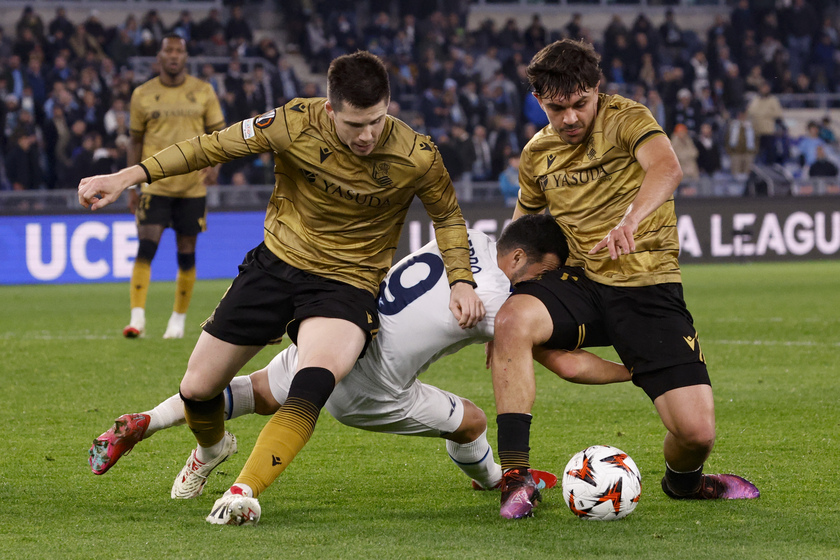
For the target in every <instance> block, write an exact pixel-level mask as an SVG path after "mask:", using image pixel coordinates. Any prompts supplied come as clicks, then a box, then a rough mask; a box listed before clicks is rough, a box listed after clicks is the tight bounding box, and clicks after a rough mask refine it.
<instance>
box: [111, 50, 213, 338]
mask: <svg viewBox="0 0 840 560" xmlns="http://www.w3.org/2000/svg"><path fill="white" fill-rule="evenodd" d="M157 62H158V64H159V65H160V75H159V76H157V77H156V78H152V79H151V80H149V81H148V82H146V83H144V84H143V85H141V86H139V87H137V88H136V89H135V90H134V93H132V94H131V120H130V129H131V142H130V143H129V149H128V156H127V159H128V165H129V166H133V165H136V164H138V163H140V161H141V160H142V159H144V158H147V157H149V156H152V155H154V154H155V153H157V152H158V151H160V150H162V149H163V148H166V147H167V146H170V145H172V144H175V143H176V142H179V141H181V140H187V139H189V138H192V137H194V136H197V135H199V134H203V133H205V132H213V131H216V130H221V129H223V128H224V126H225V118H224V115H223V114H222V108H221V106H220V105H219V99H218V98H217V97H216V93H215V92H214V91H213V88H212V87H211V86H210V84H207V83H206V82H203V81H201V80H199V79H198V78H195V77H193V76H190V75H189V74H187V44H186V42H185V41H184V40H183V39H182V38H181V37H179V36H178V35H167V36H166V37H164V38H163V40H162V41H161V44H160V51H159V52H158V54H157ZM215 177H216V170H215V169H213V168H208V169H207V170H206V172H199V171H194V172H192V173H188V174H185V175H181V176H180V177H166V178H164V179H161V180H160V181H156V182H154V183H152V184H147V183H143V182H141V183H140V184H138V185H134V186H133V187H132V188H131V189H130V190H129V191H128V208H129V210H131V213H132V214H134V216H135V219H136V221H137V237H138V238H139V241H140V244H139V247H138V249H137V257H136V259H135V260H134V269H133V270H132V272H131V284H130V287H129V290H130V293H129V294H130V297H129V299H130V302H131V320H130V322H129V324H128V326H127V327H125V328H124V329H123V336H125V337H126V338H135V337H138V336H144V335H145V332H146V295H147V294H148V292H149V283H150V282H151V275H152V260H153V259H154V258H155V253H157V249H158V244H159V243H160V238H161V235H163V230H164V229H166V228H167V227H171V228H172V229H173V230H174V231H175V244H176V247H177V253H178V254H177V257H178V274H177V276H176V277H175V304H174V306H173V309H172V315H171V316H170V317H169V323H168V324H167V326H166V332H165V333H164V334H163V338H183V336H184V323H185V321H186V318H187V309H188V308H189V306H190V299H191V298H192V293H193V286H194V285H195V247H196V242H197V240H198V234H199V233H200V232H202V231H204V230H205V227H206V222H205V217H206V214H207V213H206V206H207V204H206V203H207V189H206V187H205V182H208V181H209V182H211V183H214V182H215ZM138 187H139V189H138ZM138 190H139V191H140V192H138Z"/></svg>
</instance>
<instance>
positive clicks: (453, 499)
mask: <svg viewBox="0 0 840 560" xmlns="http://www.w3.org/2000/svg"><path fill="white" fill-rule="evenodd" d="M838 278H840V262H838V261H832V262H818V263H800V264H752V265H748V264H747V265H704V266H699V265H697V266H689V267H686V268H685V270H684V282H685V287H686V288H685V289H686V299H687V301H688V304H689V308H690V309H691V311H692V313H693V314H694V317H695V321H696V324H697V327H698V330H699V331H700V340H701V343H702V345H703V350H704V352H705V354H706V357H707V360H708V362H709V366H710V372H711V375H712V381H713V383H714V388H715V404H716V410H717V423H718V427H717V432H718V438H717V444H716V448H715V450H714V452H713V454H712V456H711V458H710V459H709V461H708V463H707V472H735V473H738V474H741V475H744V476H746V477H748V478H749V479H751V480H752V481H754V482H755V483H756V484H757V485H758V486H759V488H760V489H761V492H762V496H761V498H759V499H758V500H753V501H731V502H706V503H702V502H694V503H688V502H676V501H671V500H669V499H667V498H666V497H665V496H664V495H663V494H662V492H661V490H660V489H659V480H660V477H661V475H662V471H663V460H662V452H661V445H662V437H663V428H662V426H661V423H660V421H659V418H658V416H657V415H656V413H655V411H654V408H653V406H652V404H651V403H650V402H649V401H648V400H647V398H646V397H645V395H644V394H643V392H642V391H641V390H640V389H637V388H635V387H633V386H631V385H629V384H624V385H620V386H615V385H614V386H605V387H586V386H576V385H572V384H569V383H566V382H563V381H561V380H559V379H557V378H556V377H554V376H552V375H550V374H549V373H547V372H545V371H540V372H539V373H538V379H537V384H538V396H537V402H536V405H535V408H534V423H533V428H532V436H531V447H532V451H531V459H532V464H533V465H534V466H535V467H538V468H542V469H548V470H553V471H554V472H557V473H558V474H560V471H561V470H562V468H563V466H564V465H565V464H566V461H567V460H568V459H569V458H570V457H571V455H572V454H574V453H575V452H577V451H579V450H580V449H583V448H584V447H587V446H589V445H593V444H598V443H605V444H611V445H615V446H617V447H619V448H621V449H623V450H624V451H626V452H627V453H629V454H630V455H631V456H632V457H633V458H634V459H635V461H636V463H637V464H638V465H639V468H640V470H641V472H642V482H643V492H642V498H641V501H640V503H639V506H638V508H637V509H636V511H635V512H634V513H633V514H632V515H630V516H629V517H628V518H626V519H624V520H621V521H615V522H606V523H599V522H589V521H581V520H578V519H577V518H575V517H574V516H573V515H572V514H571V513H570V512H569V511H568V509H567V508H566V506H565V505H564V503H563V499H562V493H561V491H560V489H559V488H558V489H555V490H550V491H546V492H545V493H544V502H543V503H542V504H541V505H540V506H539V508H538V509H537V512H536V516H535V517H534V518H532V519H526V520H522V521H515V522H512V521H507V520H503V519H501V518H500V517H499V515H498V499H499V498H498V494H497V493H492V492H475V491H472V490H471V489H470V487H469V482H468V480H467V479H466V477H464V476H463V475H462V474H461V472H460V471H459V470H458V469H457V468H456V467H455V466H454V465H453V464H452V462H451V461H450V460H449V459H448V458H447V456H446V452H445V448H444V444H443V441H442V440H437V439H421V438H407V437H397V436H389V435H377V434H371V433H366V432H362V431H358V430H353V429H350V428H346V427H343V426H341V425H339V424H338V423H337V422H335V421H334V420H333V419H332V418H330V417H329V415H327V414H326V413H324V414H322V415H321V419H320V421H319V423H318V426H317V428H316V430H315V434H314V436H313V438H312V440H311V441H310V443H309V445H307V447H306V448H305V449H304V450H303V452H302V453H301V454H300V455H299V456H298V457H297V459H296V460H295V462H294V463H293V464H292V465H291V466H290V467H289V469H288V470H287V471H286V472H285V473H284V474H283V475H282V476H281V477H280V478H279V479H278V481H277V482H276V483H275V484H274V485H273V486H272V487H271V488H269V489H268V490H267V491H266V492H265V493H264V494H263V495H262V496H261V499H260V502H261V504H262V510H263V517H262V520H261V522H260V525H259V526H257V527H218V526H211V525H209V524H207V523H205V522H204V517H205V515H207V513H208V512H209V509H210V506H211V505H212V504H213V501H214V500H215V499H216V498H217V497H218V496H219V495H220V494H221V493H222V492H223V491H224V490H225V489H226V488H227V487H228V486H229V485H230V484H231V483H232V482H233V480H234V479H235V477H236V475H237V473H238V472H239V470H240V469H241V467H242V465H243V464H244V463H245V460H246V458H247V455H248V452H249V450H250V448H251V446H252V445H253V443H254V441H255V439H256V437H257V435H258V433H259V430H260V428H261V427H262V425H263V424H264V422H265V418H263V417H258V416H252V417H248V418H241V419H238V420H235V421H233V422H231V423H229V424H228V427H229V429H231V430H232V431H234V433H236V435H237V436H238V438H239V440H240V452H239V454H237V455H236V456H234V458H232V459H231V460H230V461H228V462H227V463H225V464H223V465H222V466H221V467H220V468H219V469H218V470H217V471H216V473H214V474H213V476H212V477H211V478H210V480H209V482H208V484H207V487H206V488H205V492H204V495H203V496H201V497H200V498H198V499H196V500H191V501H175V500H171V499H170V498H169V489H170V485H171V483H172V480H173V478H174V476H175V474H176V473H177V472H178V471H179V469H180V467H181V466H182V465H183V462H184V461H185V459H186V457H187V455H188V453H189V450H190V449H191V448H192V446H193V445H194V440H193V438H192V436H191V435H190V433H189V431H188V430H187V429H186V428H183V427H181V428H176V429H173V430H169V431H164V432H160V433H158V434H156V435H155V436H154V437H152V438H151V439H149V440H147V441H144V442H142V443H141V444H139V445H138V446H137V447H136V448H135V450H134V451H133V452H132V453H131V454H130V455H127V456H126V457H124V458H123V459H122V460H121V461H120V463H119V464H118V465H117V466H116V467H115V468H114V469H112V470H111V471H110V472H108V473H107V474H106V475H104V476H94V475H93V474H91V472H90V470H89V468H88V465H87V450H88V447H89V445H90V442H91V440H92V438H94V437H95V436H97V435H99V434H100V433H101V432H102V431H104V430H105V429H106V428H108V427H109V426H110V424H111V422H112V421H113V419H114V418H116V417H117V416H118V415H120V414H122V413H125V412H139V411H143V410H147V409H149V408H151V407H152V406H154V405H155V404H157V403H158V402H159V401H161V400H162V399H164V398H166V397H168V396H169V395H171V394H173V393H175V392H176V391H177V387H178V382H179V381H180V378H181V376H182V374H183V371H184V367H185V366H186V362H187V359H188V357H189V353H190V351H191V349H192V346H193V344H194V341H195V339H196V337H197V336H198V332H199V327H198V324H199V322H200V321H201V320H202V319H203V318H204V317H206V316H207V315H209V313H210V312H211V311H212V309H213V307H214V306H215V304H216V303H217V301H218V300H219V298H220V297H221V295H222V293H223V291H224V289H225V287H226V284H227V283H226V282H200V283H199V284H198V285H197V287H196V293H195V296H194V299H193V305H192V308H191V310H190V314H189V317H188V332H187V337H186V338H185V339H184V340H162V339H161V336H162V334H163V330H164V328H165V325H166V320H167V318H168V316H169V311H170V308H171V302H172V296H173V285H172V284H171V283H159V284H154V285H153V286H152V288H151V290H150V295H149V302H150V306H149V309H148V311H147V317H148V334H147V338H145V339H143V340H124V339H123V338H122V337H121V336H120V330H121V328H122V327H123V326H124V324H125V322H126V321H127V319H128V288H127V285H125V284H114V285H111V284H106V285H87V286H81V285H80V286H29V287H17V286H11V287H10V286H7V287H0V301H2V302H3V303H2V313H0V363H1V364H2V366H0V367H2V372H3V373H2V391H0V426H2V434H0V557H3V558H16V559H20V558H86V559H87V558H109V559H110V558H154V559H173V558H226V559H229V558H245V559H252V558H318V559H322V558H323V559H334V558H335V559H337V558H354V559H355V558H358V559H380V558H381V559H388V558H394V559H396V558H399V559H420V558H457V559H459V560H462V559H469V558H477V559H484V558H515V559H519V558H521V559H540V558H551V559H567V558H568V559H576V558H615V559H619V558H620V559H626V558H652V559H658V558H661V559H666V558H668V559H670V558H690V559H694V558H722V559H727V560H731V559H733V558H742V559H745V560H746V559H752V558H762V559H768V558H769V559H788V558H802V559H821V558H826V559H828V558H840V480H838V475H839V474H840V473H838V465H840V449H839V448H838V443H840V442H838V432H840V430H838V428H840V412H838V396H840V387H839V386H840V378H839V377H838V374H840V318H839V317H840V281H838ZM276 352H277V349H276V348H269V349H266V350H264V351H263V352H262V353H260V354H259V355H258V356H257V357H256V358H255V359H254V360H253V362H252V363H251V364H249V366H253V368H254V369H256V368H258V367H261V366H262V365H264V364H265V363H267V362H268V361H269V360H270V359H271V357H272V356H273V355H274V354H275V353H276ZM602 355H604V356H606V357H613V356H614V355H613V354H611V352H610V351H604V352H603V353H602ZM423 379H424V380H425V381H427V382H429V383H433V384H436V385H439V386H441V387H444V388H447V389H449V390H452V391H454V392H456V393H458V394H460V395H462V396H465V397H468V398H471V399H472V400H474V401H475V402H476V403H477V404H478V405H479V406H481V407H482V408H484V410H485V411H487V413H488V416H489V418H490V433H489V437H490V441H491V442H492V443H494V444H495V438H496V431H495V422H494V420H495V411H494V408H493V394H492V388H491V383H490V374H489V372H487V371H486V370H484V369H483V350H482V348H480V347H471V348H468V349H466V350H464V351H462V352H461V353H460V354H458V355H455V356H451V357H449V358H447V359H445V360H442V361H441V362H439V363H438V364H436V365H435V366H433V367H432V368H431V369H430V370H429V371H428V372H427V373H426V374H424V376H423ZM494 446H495V445H494Z"/></svg>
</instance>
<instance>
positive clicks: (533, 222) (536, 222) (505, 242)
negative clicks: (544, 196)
mask: <svg viewBox="0 0 840 560" xmlns="http://www.w3.org/2000/svg"><path fill="white" fill-rule="evenodd" d="M517 248H520V249H522V250H523V251H525V254H526V255H527V256H528V261H529V262H532V263H535V262H539V261H541V260H542V258H543V257H544V256H545V255H557V257H558V258H559V259H560V264H563V263H564V262H566V259H567V258H569V243H568V242H567V241H566V236H565V235H564V234H563V230H562V229H560V226H559V225H557V222H556V221H555V220H554V218H552V217H551V216H549V215H548V214H525V215H524V216H521V217H520V218H519V219H517V220H514V221H512V222H511V223H509V224H508V225H507V227H505V229H504V230H502V234H501V235H500V236H499V240H498V241H497V242H496V250H497V251H498V252H499V254H500V255H506V254H507V253H509V252H510V251H513V250H514V249H517Z"/></svg>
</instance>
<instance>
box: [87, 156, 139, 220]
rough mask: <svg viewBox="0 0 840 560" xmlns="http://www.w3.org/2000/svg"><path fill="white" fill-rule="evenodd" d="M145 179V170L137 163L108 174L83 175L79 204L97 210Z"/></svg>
mask: <svg viewBox="0 0 840 560" xmlns="http://www.w3.org/2000/svg"><path fill="white" fill-rule="evenodd" d="M145 180H146V172H145V171H143V168H142V167H140V166H139V165H132V166H131V167H127V168H125V169H123V170H121V171H118V172H116V173H111V174H110V175H94V176H93V177H85V178H84V179H82V180H81V181H80V182H79V204H81V205H82V206H84V207H85V208H90V209H91V210H98V209H100V208H103V207H105V206H108V205H109V204H111V203H112V202H114V201H115V200H117V199H118V198H119V197H120V195H121V194H122V192H123V191H124V190H125V189H127V188H128V187H130V186H131V185H136V184H137V183H140V182H142V181H145Z"/></svg>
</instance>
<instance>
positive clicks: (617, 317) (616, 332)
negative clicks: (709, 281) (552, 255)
mask: <svg viewBox="0 0 840 560" xmlns="http://www.w3.org/2000/svg"><path fill="white" fill-rule="evenodd" d="M514 294H528V295H531V296H534V297H536V298H537V299H539V300H540V301H541V302H542V303H543V305H545V307H546V309H547V310H548V312H549V314H550V315H551V318H552V321H553V322H554V330H553V332H552V335H551V338H550V339H549V340H548V341H547V342H546V343H545V344H544V346H545V347H547V348H555V349H563V350H574V349H575V348H582V347H588V346H610V345H611V346H613V347H614V348H615V350H616V352H617V353H618V355H619V357H620V358H621V360H622V362H623V363H624V365H625V366H626V367H627V368H628V369H629V370H630V373H631V375H632V379H633V383H634V384H635V385H637V386H639V387H641V388H642V389H644V391H645V393H647V395H648V396H649V397H650V399H651V400H654V399H656V397H658V396H659V395H661V394H663V393H665V392H667V391H669V390H671V389H676V388H679V387H688V386H690V385H701V384H705V385H711V382H710V381H709V374H708V371H707V370H706V360H705V357H704V356H703V352H702V350H701V349H700V342H699V340H698V336H697V331H696V330H695V328H694V320H693V319H692V317H691V314H690V313H689V312H688V309H687V308H686V305H685V301H684V300H683V290H682V284H678V283H667V284H655V285H653V286H642V287H633V288H625V287H616V286H607V285H605V284H600V283H598V282H593V281H592V280H589V279H588V278H587V277H586V275H585V274H584V272H583V269H581V268H577V267H561V268H559V269H558V270H553V271H551V272H547V273H546V274H544V275H543V276H542V278H540V279H537V280H531V281H527V282H521V283H519V284H517V285H516V288H515V290H514Z"/></svg>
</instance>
